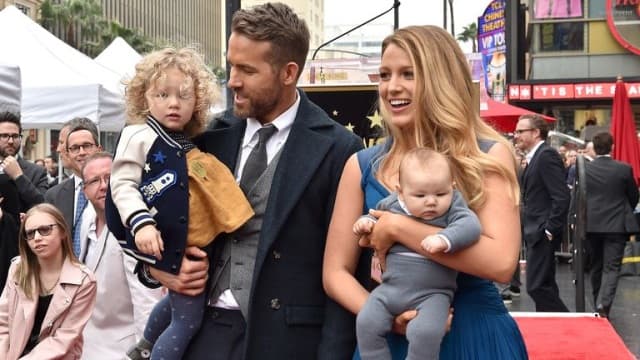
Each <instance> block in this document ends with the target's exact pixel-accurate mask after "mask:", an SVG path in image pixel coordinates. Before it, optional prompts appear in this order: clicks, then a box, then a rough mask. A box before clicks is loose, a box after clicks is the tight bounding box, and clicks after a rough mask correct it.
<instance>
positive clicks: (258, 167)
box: [240, 124, 278, 193]
mask: <svg viewBox="0 0 640 360" xmlns="http://www.w3.org/2000/svg"><path fill="white" fill-rule="evenodd" d="M276 131H278V129H276V127H275V126H273V125H272V124H268V125H265V126H263V127H262V128H260V130H258V143H257V144H256V146H255V147H254V148H253V150H251V153H250V154H249V157H248V158H247V162H246V163H245V164H244V169H243V170H242V178H241V179H240V187H241V188H242V190H244V192H245V193H248V192H249V190H251V188H253V186H254V185H255V184H256V182H257V181H258V179H259V178H260V176H261V175H262V173H263V172H264V170H265V169H266V168H267V141H268V140H269V138H270V137H271V136H272V135H273V134H274V133H275V132H276Z"/></svg>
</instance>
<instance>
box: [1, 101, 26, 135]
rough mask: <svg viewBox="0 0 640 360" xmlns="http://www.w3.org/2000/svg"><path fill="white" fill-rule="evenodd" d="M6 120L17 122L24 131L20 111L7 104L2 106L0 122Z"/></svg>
mask: <svg viewBox="0 0 640 360" xmlns="http://www.w3.org/2000/svg"><path fill="white" fill-rule="evenodd" d="M4 122H10V123H13V124H16V125H17V126H18V129H19V130H20V132H22V124H21V123H20V112H18V111H13V110H10V109H9V108H8V107H6V106H0V123H4Z"/></svg>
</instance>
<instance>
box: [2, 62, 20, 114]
mask: <svg viewBox="0 0 640 360" xmlns="http://www.w3.org/2000/svg"><path fill="white" fill-rule="evenodd" d="M20 94H21V92H20V68H19V67H18V66H16V65H9V64H2V63H0V111H20Z"/></svg>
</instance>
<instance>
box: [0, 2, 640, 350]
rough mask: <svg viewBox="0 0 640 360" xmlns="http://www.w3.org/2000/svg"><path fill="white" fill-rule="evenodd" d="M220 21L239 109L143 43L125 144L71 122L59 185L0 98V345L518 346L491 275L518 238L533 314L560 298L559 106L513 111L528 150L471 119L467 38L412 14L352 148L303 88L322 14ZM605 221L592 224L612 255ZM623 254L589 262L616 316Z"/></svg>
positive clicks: (505, 269) (601, 298) (564, 195)
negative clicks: (614, 266)
mask: <svg viewBox="0 0 640 360" xmlns="http://www.w3.org/2000/svg"><path fill="white" fill-rule="evenodd" d="M231 30H232V32H231V36H230V38H229V45H228V50H227V61H228V63H229V66H230V76H229V80H228V87H229V88H230V89H231V90H232V91H233V93H234V100H233V108H232V109H229V110H228V111H227V112H225V113H224V114H223V115H222V116H220V117H219V118H215V119H212V120H210V119H209V117H210V115H209V114H208V109H209V107H210V105H211V103H212V100H213V99H214V98H215V96H217V94H216V93H215V91H213V89H212V78H213V77H212V75H211V72H210V70H208V69H207V67H206V66H205V65H204V62H203V61H202V57H201V56H200V55H199V54H198V53H197V52H195V51H194V50H191V49H171V48H167V49H163V50H159V51H155V52H153V53H151V54H148V55H147V56H145V57H144V58H143V59H142V60H141V61H140V62H139V63H138V64H137V66H136V73H135V75H134V76H133V78H132V79H131V80H130V81H129V83H128V84H127V93H126V105H127V125H126V126H125V128H124V129H123V130H122V133H121V136H120V139H119V142H118V145H117V148H116V150H115V153H114V154H109V153H106V152H103V151H102V147H101V146H100V142H99V136H98V131H97V128H96V126H95V124H94V123H93V122H91V121H90V120H89V119H86V118H74V119H71V120H69V121H68V122H67V123H65V124H64V126H63V127H62V129H61V130H60V132H59V139H58V149H57V150H58V155H59V159H60V161H61V162H62V166H63V167H64V168H65V169H66V170H67V172H68V173H69V176H68V177H67V178H66V179H65V180H63V181H62V182H59V183H58V181H57V180H58V178H59V177H58V176H57V172H56V169H57V166H56V163H55V161H54V160H53V158H52V157H48V158H46V159H43V160H42V165H38V164H35V163H31V162H29V161H27V160H25V159H23V158H21V157H20V156H19V155H18V154H19V149H20V143H21V135H20V134H21V132H22V128H21V125H20V116H19V114H16V113H11V112H0V156H1V157H2V162H1V163H0V168H2V174H0V177H4V179H0V180H2V187H1V188H0V191H1V194H0V202H1V204H2V210H0V229H1V234H2V235H1V237H2V239H1V240H2V241H1V242H0V244H1V245H2V248H1V251H2V257H1V259H0V260H1V261H2V264H0V265H1V266H0V270H1V271H0V277H1V278H2V281H3V282H6V284H4V286H3V288H4V290H3V292H2V296H1V297H0V353H3V354H6V359H9V360H13V359H18V358H20V359H44V358H56V359H58V358H59V359H80V358H82V359H116V358H128V359H149V358H151V359H214V360H215V359H220V360H222V359H224V360H240V359H351V358H355V359H360V358H362V359H404V358H407V359H438V358H439V359H526V358H527V350H526V346H525V343H524V340H523V338H522V335H521V333H520V331H519V329H518V327H517V325H516V323H515V321H514V320H513V318H512V317H511V316H510V314H509V313H508V311H507V309H506V307H505V305H504V304H503V302H502V299H501V297H500V293H499V291H498V289H497V288H496V287H495V285H494V282H500V283H506V282H508V281H509V280H510V279H511V278H512V276H513V274H514V272H515V273H519V271H517V270H516V265H517V263H518V258H519V254H520V248H521V236H522V237H523V238H524V241H525V243H526V247H527V261H528V262H529V265H528V269H527V291H528V292H529V294H530V295H531V296H532V298H534V300H535V302H536V309H537V310H538V311H567V310H568V309H567V308H566V306H564V304H562V301H561V300H560V299H559V297H557V285H555V279H554V267H553V248H554V244H555V242H556V241H557V240H558V239H559V238H561V237H562V228H563V226H564V224H563V223H562V220H561V218H562V217H563V216H564V217H565V218H566V211H567V208H568V206H569V197H570V196H569V188H568V187H567V186H566V185H564V184H565V183H566V175H565V173H566V172H565V170H564V166H563V164H562V160H561V159H560V155H559V154H558V152H557V151H556V150H554V149H552V148H550V147H548V146H547V145H545V143H544V140H545V139H546V134H547V130H548V128H547V127H546V123H545V122H544V121H543V120H542V119H540V118H538V117H535V116H533V117H530V116H525V117H523V118H521V120H520V121H519V122H518V126H517V128H516V137H515V143H516V147H517V148H518V149H519V150H521V151H525V152H526V155H524V157H523V158H522V160H521V161H520V162H519V163H517V160H516V156H515V155H516V151H515V148H514V146H513V144H512V143H511V142H509V141H508V140H507V139H506V138H504V137H503V136H502V135H501V134H499V133H498V132H496V131H495V130H494V129H493V128H491V127H490V126H488V125H487V124H486V123H484V122H483V121H482V120H481V119H480V118H479V114H478V110H477V109H475V108H474V106H473V104H474V101H473V99H474V91H475V89H474V84H473V82H472V80H471V75H470V72H469V68H468V64H467V60H466V58H465V56H464V54H463V53H462V51H461V50H460V48H459V47H458V45H457V43H456V41H455V39H454V38H453V37H452V36H451V35H449V34H448V33H447V32H446V31H445V30H443V29H441V28H438V27H435V26H410V27H406V28H402V29H399V30H397V31H395V32H394V33H393V34H391V35H389V36H388V37H387V38H386V39H385V40H384V41H383V43H382V59H381V65H380V82H379V87H378V91H379V105H380V111H381V112H382V114H383V116H384V120H385V121H384V125H385V128H386V132H387V137H386V140H385V141H384V142H383V143H382V144H379V145H376V146H373V147H370V148H367V149H363V142H362V140H361V139H360V138H358V137H357V136H356V135H355V134H353V133H352V132H349V131H348V130H347V129H345V128H344V127H343V126H341V125H340V124H337V123H336V122H334V121H332V120H331V119H330V118H329V117H328V116H327V114H326V113H325V112H324V111H323V110H322V109H320V108H319V107H318V106H316V105H315V104H313V103H312V102H311V101H309V99H308V98H307V96H306V95H305V93H304V92H303V91H302V90H300V89H298V88H297V87H296V84H297V82H298V79H299V77H300V74H301V72H302V69H303V68H304V63H305V59H306V56H307V53H308V50H309V31H308V28H307V26H306V24H305V23H304V21H303V20H301V19H300V18H299V17H298V16H297V15H296V14H295V12H294V11H293V10H292V9H291V8H289V7H288V6H286V5H283V4H279V3H267V4H264V5H258V6H255V7H252V8H248V9H242V10H239V11H237V12H236V14H235V15H234V16H233V19H232V23H231ZM607 144H608V143H607V142H606V141H605V144H600V143H599V142H598V140H594V149H595V151H596V154H598V156H606V150H607V149H608V150H609V151H610V144H609V146H608V147H607ZM598 159H599V158H598ZM598 159H596V160H594V164H595V163H596V161H598ZM536 167H538V168H543V167H544V169H545V170H544V171H545V174H546V175H544V176H542V175H541V173H540V171H541V170H536ZM551 170H553V171H554V174H555V175H557V176H553V180H554V181H556V180H558V183H560V182H562V184H563V186H562V187H561V188H556V187H555V186H556V185H555V184H550V183H549V182H548V181H547V179H549V178H550V177H549V176H548V174H549V171H551ZM625 171H626V170H625ZM556 173H557V174H556ZM594 176H595V175H594ZM556 178H557V179H556ZM620 181H621V182H624V181H627V179H626V178H624V179H621V180H620ZM594 186H595V185H594ZM629 191H631V190H629ZM607 196H609V195H607ZM630 196H631V197H630V198H629V201H628V203H629V204H631V203H633V202H634V201H635V202H637V200H638V199H637V188H636V193H635V200H634V198H633V194H631V195H630ZM521 203H522V204H521ZM521 206H522V209H523V210H522V211H523V213H522V219H523V221H522V227H521V226H520V218H521ZM633 206H635V204H633ZM626 230H632V229H626ZM636 230H637V229H636ZM592 231H593V232H595V233H601V232H602V231H600V230H597V229H593V230H592ZM609 232H612V231H609V230H607V231H605V233H607V234H605V235H602V234H599V235H594V237H597V240H596V241H598V243H599V244H600V243H602V247H604V249H605V253H608V252H610V253H611V254H613V252H614V251H617V249H618V248H619V246H617V245H616V247H615V249H614V247H612V246H609V245H607V244H608V242H607V241H606V240H607V239H608V238H609V237H614V238H615V239H614V240H615V241H616V244H617V243H618V242H620V241H621V240H620V239H621V238H622V236H619V234H618V231H617V230H616V231H613V232H614V233H616V234H615V235H611V234H608V233H609ZM609 248H611V249H610V250H607V249H609ZM616 259H617V258H615V257H614V256H613V255H612V256H609V257H607V256H605V258H604V260H602V261H600V263H598V264H599V265H596V268H598V269H599V270H600V272H601V275H599V276H598V275H594V276H593V277H592V281H593V282H594V284H595V283H596V282H597V281H600V279H601V278H602V279H603V285H602V287H598V288H597V289H599V292H598V290H596V288H595V287H594V301H595V304H596V305H597V306H599V309H602V311H603V313H604V312H605V311H606V312H608V311H609V307H610V304H611V299H612V296H613V295H612V292H611V287H612V285H611V281H612V280H611V279H612V272H611V271H613V270H610V269H609V263H610V262H611V261H615V260H616ZM603 264H604V265H603ZM534 270H535V271H534ZM380 273H382V276H381V277H380V276H378V275H379V274H380ZM607 281H608V282H607ZM613 293H615V289H614V290H613Z"/></svg>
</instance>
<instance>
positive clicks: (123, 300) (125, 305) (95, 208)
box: [72, 137, 162, 360]
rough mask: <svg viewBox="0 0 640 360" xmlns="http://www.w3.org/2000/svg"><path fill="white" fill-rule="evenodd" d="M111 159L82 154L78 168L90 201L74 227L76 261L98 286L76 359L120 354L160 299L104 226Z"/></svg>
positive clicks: (134, 340) (135, 337)
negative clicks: (77, 243)
mask: <svg viewBox="0 0 640 360" xmlns="http://www.w3.org/2000/svg"><path fill="white" fill-rule="evenodd" d="M73 142H74V140H73V137H72V143H73ZM72 146H73V145H72ZM111 157H112V155H111V154H109V153H106V152H96V153H94V154H93V155H91V156H88V157H87V158H86V160H85V163H84V166H83V168H82V170H81V174H82V177H83V179H84V181H83V190H84V193H85V195H86V198H87V199H88V200H89V204H90V205H88V206H87V208H86V210H85V211H84V212H83V214H82V221H81V224H82V225H81V228H80V229H79V231H80V241H81V242H82V251H81V253H80V260H81V261H82V262H83V263H85V265H87V267H88V268H89V269H90V270H91V271H92V272H93V273H94V275H95V277H96V280H97V288H98V294H97V296H96V304H95V306H94V308H93V312H92V314H91V318H89V321H88V322H87V326H86V327H85V328H84V331H83V333H82V334H83V336H84V346H83V349H82V359H87V360H92V359H121V358H123V354H125V353H126V352H127V349H129V347H131V346H132V345H134V344H135V343H137V342H138V340H140V338H141V337H142V334H143V332H144V328H145V325H146V323H147V318H148V317H149V314H151V310H152V309H153V307H154V305H155V304H156V303H157V302H158V301H160V299H161V298H162V290H161V289H149V288H147V287H146V286H144V285H143V284H142V283H140V282H139V281H138V277H137V275H136V274H134V269H135V267H136V264H137V260H136V259H135V258H133V257H131V256H126V255H125V254H124V252H123V251H122V248H121V247H120V244H118V240H117V239H116V238H115V236H114V235H113V234H112V233H111V231H109V229H108V228H107V224H106V219H105V208H104V206H105V198H106V196H107V188H108V187H109V178H110V176H111Z"/></svg>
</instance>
